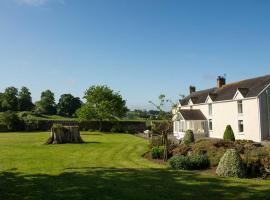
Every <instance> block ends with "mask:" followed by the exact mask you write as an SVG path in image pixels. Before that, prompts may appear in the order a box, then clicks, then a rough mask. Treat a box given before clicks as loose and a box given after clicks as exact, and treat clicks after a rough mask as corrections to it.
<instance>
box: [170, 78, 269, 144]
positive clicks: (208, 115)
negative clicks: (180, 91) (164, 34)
mask: <svg viewBox="0 0 270 200" xmlns="http://www.w3.org/2000/svg"><path fill="white" fill-rule="evenodd" d="M173 114H174V116H173V124H174V136H176V137H177V138H178V139H181V138H182V137H183V136H184V132H185V131H186V130H188V129H191V130H193V131H194V133H195V134H203V135H206V136H209V137H211V138H223V134H224V131H225V128H226V126H227V125H231V127H232V129H233V131H234V135H235V138H236V139H246V140H253V141H256V142H261V141H262V140H265V139H267V138H270V75H268V76H263V77H257V78H253V79H247V80H243V81H239V82H235V83H230V84H226V80H225V78H224V77H218V79H217V86H216V87H214V88H210V89H207V90H202V91H196V88H195V87H194V86H190V94H189V95H188V96H187V97H185V98H183V99H181V100H180V101H179V104H178V107H177V108H176V109H175V110H173Z"/></svg>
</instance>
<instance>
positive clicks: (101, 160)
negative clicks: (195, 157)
mask: <svg viewBox="0 0 270 200" xmlns="http://www.w3.org/2000/svg"><path fill="white" fill-rule="evenodd" d="M48 136H49V134H48V133H1V134H0V199H4V200H16V199H30V200H32V199H52V200H53V199H74V200H77V199H100V200H107V199H108V200H109V199H128V200H132V199H134V200H135V199H151V200H152V199H153V200H163V199H164V200H165V199H166V200H168V199H210V200H211V199H217V198H218V199H219V200H223V199H235V198H237V199H253V200H256V199H270V195H269V192H270V190H269V188H270V187H269V186H270V183H269V181H262V180H254V179H253V180H247V179H243V180H240V179H231V178H226V179H225V178H219V177H216V176H213V175H209V174H206V173H202V172H188V171H174V170H169V169H167V168H166V166H164V165H159V164H155V163H152V162H150V161H148V160H145V159H143V158H142V157H141V155H142V154H143V153H144V152H145V151H146V150H147V141H145V140H143V139H141V138H138V137H135V136H132V135H123V134H103V133H89V132H82V137H83V139H84V140H85V141H86V144H65V145H44V144H43V143H44V142H45V141H46V139H47V138H48Z"/></svg>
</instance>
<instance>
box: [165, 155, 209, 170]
mask: <svg viewBox="0 0 270 200" xmlns="http://www.w3.org/2000/svg"><path fill="white" fill-rule="evenodd" d="M169 164H170V167H171V168H173V169H184V170H199V169H206V168H208V167H209V166H210V161H209V159H208V157H207V155H205V154H201V155H190V156H183V155H180V156H174V157H172V158H171V159H170V160H169Z"/></svg>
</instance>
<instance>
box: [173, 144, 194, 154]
mask: <svg viewBox="0 0 270 200" xmlns="http://www.w3.org/2000/svg"><path fill="white" fill-rule="evenodd" d="M191 150H192V148H191V146H189V145H186V144H181V145H179V146H178V147H176V148H174V149H173V150H172V154H173V156H180V155H183V156H186V155H187V154H188V152H190V151H191Z"/></svg>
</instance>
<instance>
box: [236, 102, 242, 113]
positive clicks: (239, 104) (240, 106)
mask: <svg viewBox="0 0 270 200" xmlns="http://www.w3.org/2000/svg"><path fill="white" fill-rule="evenodd" d="M237 109H238V114H243V101H242V100H240V101H237Z"/></svg>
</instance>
